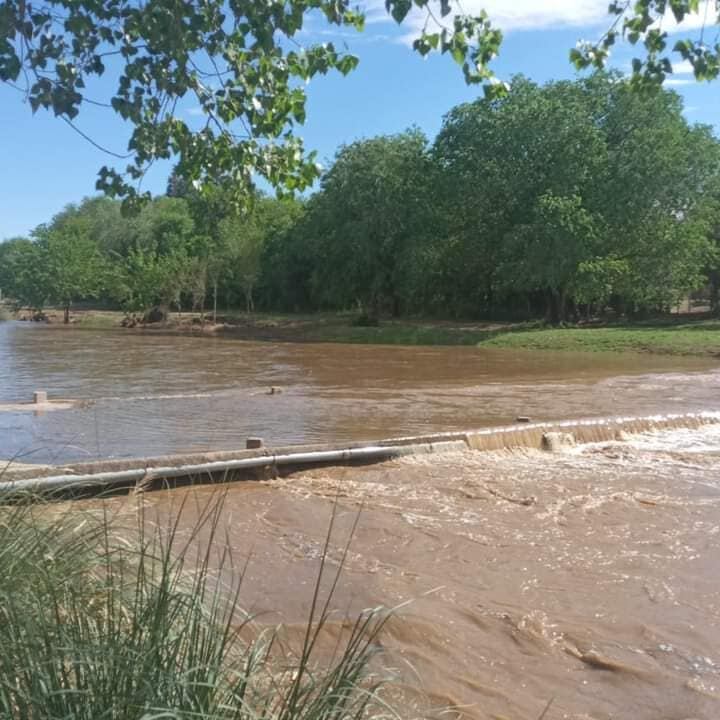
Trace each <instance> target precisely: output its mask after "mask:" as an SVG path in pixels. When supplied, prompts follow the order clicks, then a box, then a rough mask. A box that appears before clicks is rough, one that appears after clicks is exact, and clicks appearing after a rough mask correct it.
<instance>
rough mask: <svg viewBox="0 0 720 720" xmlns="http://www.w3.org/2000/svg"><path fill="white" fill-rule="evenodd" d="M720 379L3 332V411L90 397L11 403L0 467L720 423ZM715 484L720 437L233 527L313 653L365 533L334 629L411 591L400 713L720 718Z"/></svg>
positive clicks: (673, 435) (370, 352)
mask: <svg viewBox="0 0 720 720" xmlns="http://www.w3.org/2000/svg"><path fill="white" fill-rule="evenodd" d="M718 364H719V363H718V361H717V360H713V359H684V358H660V357H653V356H649V355H648V356H632V355H608V354H585V355H581V354H568V353H558V354H553V353H538V352H531V353H526V352H511V351H491V350H481V349H476V348H415V347H413V348H402V347H378V346H356V345H352V346H351V345H321V344H315V345H303V344H290V343H288V344H274V343H250V342H240V341H237V340H234V339H223V338H207V337H203V338H193V337H177V336H159V335H142V334H140V333H133V332H127V333H124V332H102V333H92V332H88V331H78V330H73V329H65V328H52V327H39V326H30V325H23V324H19V323H6V324H4V325H2V324H0V368H1V372H2V374H1V375H0V404H10V403H15V402H18V401H25V400H28V399H29V398H30V396H31V394H32V391H33V390H36V389H42V390H47V391H48V392H49V393H50V395H51V397H55V398H67V399H73V400H82V401H86V402H83V403H82V405H81V406H78V407H75V408H73V409H70V410H56V411H48V412H45V413H43V414H37V415H35V414H33V413H32V412H0V457H2V456H10V455H12V454H15V453H25V455H24V459H25V461H36V462H39V461H47V460H51V461H58V460H71V459H77V458H93V457H108V456H131V455H159V454H163V453H168V452H173V451H186V450H195V449H211V448H236V447H241V446H243V445H244V440H245V438H246V437H247V436H248V435H261V436H263V437H264V438H265V440H266V442H267V443H268V444H273V445H279V444H287V443H300V442H308V441H331V440H337V441H339V440H360V439H373V438H380V437H389V436H399V435H407V434H415V433H424V432H439V431H449V430H468V429H471V428H473V427H482V426H488V425H497V424H504V423H508V422H512V421H513V420H514V418H515V417H516V416H517V415H520V414H522V415H528V416H530V417H532V418H533V420H543V419H553V420H554V419H561V418H581V417H592V416H609V415H647V414H651V413H679V412H692V411H703V410H719V409H720V370H719V369H718ZM270 386H275V387H279V388H282V392H280V393H276V394H273V395H269V394H267V390H268V388H269V387H270ZM719 470H720V423H716V424H708V425H705V426H703V427H700V428H694V429H687V428H685V429H683V428H677V429H673V430H665V431H662V432H655V433H646V434H640V435H634V436H630V437H625V438H623V440H622V441H613V442H608V443H598V444H587V445H580V446H575V447H567V448H565V449H564V451H563V452H561V453H549V452H542V451H536V450H529V449H525V450H516V451H513V452H510V451H503V452H477V451H475V452H473V451H470V450H468V451H464V452H452V453H444V454H441V455H433V456H421V457H405V458H402V459H397V460H393V461H391V462H387V463H383V464H378V465H373V466H367V467H353V468H324V469H314V470H309V471H306V472H301V473H296V474H294V475H291V476H289V477H285V478H277V479H274V480H269V481H265V482H246V483H235V484H233V485H229V486H227V487H225V488H224V490H225V492H226V496H225V499H224V503H225V506H224V510H223V513H222V523H223V525H224V527H223V530H224V532H220V533H218V534H217V535H216V537H218V538H219V537H221V538H222V539H223V540H222V542H227V543H228V544H229V545H230V549H231V550H232V555H233V557H234V558H235V560H236V564H237V566H238V567H241V568H244V581H243V593H242V598H241V600H242V602H243V604H244V607H245V608H246V609H247V610H249V611H251V612H253V613H255V614H257V615H258V622H260V623H266V624H269V625H275V624H276V623H278V622H282V623H284V624H285V625H286V632H287V633H288V635H289V637H290V638H292V635H293V633H295V634H297V635H298V636H299V634H300V632H301V630H300V628H301V627H302V624H303V622H304V621H305V619H306V618H307V614H308V612H309V607H310V602H311V598H312V590H313V586H314V583H315V578H316V576H317V572H318V568H319V561H320V557H321V555H322V548H323V544H324V542H325V538H326V533H327V529H328V526H329V523H330V518H331V516H332V514H333V509H335V515H336V521H335V523H336V524H335V531H334V534H333V537H332V542H331V547H330V554H329V557H330V560H329V563H330V565H331V566H332V567H336V566H337V565H336V564H337V562H338V561H339V558H340V557H341V556H342V553H343V547H344V544H345V542H346V540H347V539H348V536H349V533H350V530H351V528H352V527H353V524H354V523H355V522H356V520H357V527H356V529H355V532H354V536H353V537H352V542H351V544H350V548H349V552H348V554H347V558H346V560H345V566H344V570H343V574H342V579H341V581H340V583H339V585H338V587H337V590H336V593H335V595H334V597H333V599H332V606H333V607H334V608H336V609H337V611H338V612H337V615H335V616H333V617H334V618H338V621H337V623H335V621H333V622H331V623H330V624H329V625H328V630H327V631H328V632H329V633H330V634H331V635H332V633H333V632H335V633H336V637H337V635H340V634H341V632H342V630H341V629H340V628H341V625H342V623H341V619H342V618H343V617H345V616H351V617H352V616H353V615H354V614H356V613H358V612H360V611H361V610H363V609H364V608H368V607H374V606H377V605H379V604H383V605H386V606H396V605H401V604H404V603H406V602H408V601H410V604H409V605H403V607H402V609H401V610H400V611H398V613H397V615H396V616H395V617H394V618H393V619H392V621H391V622H390V623H389V624H388V626H387V628H386V630H385V632H384V634H383V636H382V639H381V643H382V649H383V650H384V652H383V654H382V655H381V657H380V659H379V662H380V663H381V666H380V667H379V668H378V672H382V673H383V674H385V675H386V676H387V677H388V678H389V679H390V680H391V684H390V685H389V686H388V689H387V699H388V700H389V701H391V702H392V703H393V704H394V705H396V706H397V707H398V708H399V710H400V712H401V716H402V717H407V718H417V717H437V718H443V719H449V718H456V717H458V716H459V717H461V718H468V719H470V720H491V719H492V720H499V719H503V720H538V718H540V717H541V715H542V713H543V710H544V709H545V708H547V712H546V713H545V715H544V718H545V720H625V719H627V720H691V719H695V720H717V718H719V717H720V472H719ZM222 490H223V488H222V487H220V488H218V487H217V486H215V487H210V486H206V487H198V488H185V489H177V490H173V491H159V492H151V493H147V494H145V495H140V496H135V497H133V496H128V497H119V498H114V499H109V500H103V501H99V500H94V501H82V503H81V504H82V505H85V506H89V507H98V505H103V506H104V507H107V506H108V505H109V506H110V508H111V510H112V511H113V512H112V513H111V514H115V515H116V516H119V517H120V518H122V517H125V518H130V519H134V517H135V513H136V512H137V511H138V506H143V511H144V512H145V513H147V512H148V509H149V510H150V512H151V513H152V512H155V511H156V512H157V513H158V514H159V516H160V517H161V518H162V519H165V518H167V517H168V516H172V515H173V514H174V511H175V509H176V508H179V507H180V506H181V505H183V503H184V509H183V513H184V516H183V519H182V522H181V523H180V525H179V526H178V527H179V532H180V533H181V534H182V532H184V531H187V532H188V533H190V532H191V529H192V528H193V526H194V524H195V517H196V516H197V515H201V514H202V513H203V508H206V507H207V506H208V504H209V503H210V501H211V500H212V499H213V498H215V497H217V493H218V492H219V491H222ZM73 507H74V506H73ZM358 513H359V516H358ZM358 518H359V519H358ZM128 527H130V525H128ZM192 538H193V539H192V542H197V541H201V540H202V539H203V533H202V532H200V533H199V534H197V535H195V534H192ZM220 549H221V548H219V550H220ZM289 589H292V591H291V592H288V590H289ZM336 626H337V627H336ZM334 628H336V629H335V630H334ZM330 640H331V641H332V640H333V638H332V637H330ZM331 644H332V643H331ZM550 701H552V703H551V704H550V706H549V707H548V703H550Z"/></svg>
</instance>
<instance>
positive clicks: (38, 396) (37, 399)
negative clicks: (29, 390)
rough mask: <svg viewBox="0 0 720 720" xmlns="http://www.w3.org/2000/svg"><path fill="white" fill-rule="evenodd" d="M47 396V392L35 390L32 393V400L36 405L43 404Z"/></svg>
mask: <svg viewBox="0 0 720 720" xmlns="http://www.w3.org/2000/svg"><path fill="white" fill-rule="evenodd" d="M47 401H48V397H47V393H46V392H45V391H44V390H36V391H35V392H34V393H33V402H34V403H35V404H36V405H45V403H47Z"/></svg>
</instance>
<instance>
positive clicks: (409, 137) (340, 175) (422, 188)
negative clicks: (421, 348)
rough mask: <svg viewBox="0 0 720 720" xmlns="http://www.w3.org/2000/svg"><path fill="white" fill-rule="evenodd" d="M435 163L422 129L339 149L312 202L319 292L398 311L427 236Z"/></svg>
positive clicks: (372, 312) (346, 302) (339, 301)
mask: <svg viewBox="0 0 720 720" xmlns="http://www.w3.org/2000/svg"><path fill="white" fill-rule="evenodd" d="M430 167H431V166H430V160H429V158H428V155H427V140H426V138H425V136H424V135H423V134H422V133H421V132H419V131H417V130H410V131H408V132H405V133H402V134H400V135H394V136H381V137H376V138H372V139H370V140H363V141H359V142H355V143H352V144H351V145H347V146H345V147H343V148H341V149H340V151H339V152H338V154H337V156H336V158H335V162H334V163H333V165H332V167H331V168H330V169H329V170H328V172H327V173H326V174H325V176H324V177H323V179H322V183H321V189H320V192H319V193H318V195H317V197H316V198H315V199H314V201H313V202H312V203H311V204H310V206H309V207H308V222H310V223H311V224H312V228H313V233H314V235H315V243H316V249H315V257H316V260H317V266H316V268H315V277H314V285H315V290H316V293H317V295H318V297H320V298H323V299H324V301H325V302H329V303H331V304H333V305H335V306H341V307H342V306H344V307H350V306H352V305H355V306H358V307H360V308H361V310H362V311H363V312H364V313H366V314H368V315H369V316H370V317H372V318H377V317H378V316H379V315H380V313H381V312H382V311H383V310H390V312H392V314H394V315H397V314H398V313H399V312H400V309H401V306H402V303H403V302H404V301H406V300H407V299H408V298H409V296H410V294H411V292H412V290H411V288H410V287H409V286H408V281H409V280H410V278H411V272H410V267H411V265H412V263H413V260H414V258H415V252H416V249H417V246H418V245H419V244H420V242H421V240H422V238H423V237H424V233H425V226H426V217H427V213H428V211H429V203H428V191H429V186H428V183H429V180H430V177H431V174H430Z"/></svg>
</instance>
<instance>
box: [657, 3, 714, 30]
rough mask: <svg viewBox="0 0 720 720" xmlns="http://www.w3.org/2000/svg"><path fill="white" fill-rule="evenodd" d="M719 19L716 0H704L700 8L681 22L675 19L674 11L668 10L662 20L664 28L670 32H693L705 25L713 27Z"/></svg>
mask: <svg viewBox="0 0 720 720" xmlns="http://www.w3.org/2000/svg"><path fill="white" fill-rule="evenodd" d="M717 19H718V6H717V2H716V0H704V1H703V2H701V3H700V9H699V10H698V11H697V12H696V13H693V14H692V15H687V16H686V17H685V18H683V21H682V22H681V23H678V22H677V21H676V20H675V17H674V16H673V14H672V12H670V11H669V10H668V12H667V13H666V15H665V17H664V18H663V21H662V29H663V30H665V31H666V32H668V33H679V32H692V31H693V30H700V29H702V28H703V27H712V25H714V24H715V23H716V22H717Z"/></svg>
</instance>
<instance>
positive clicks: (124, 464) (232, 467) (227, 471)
mask: <svg viewBox="0 0 720 720" xmlns="http://www.w3.org/2000/svg"><path fill="white" fill-rule="evenodd" d="M713 423H720V412H705V413H691V414H682V415H657V416H650V417H626V418H622V417H615V418H602V419H589V420H567V421H560V422H545V423H531V424H522V425H519V424H516V425H509V426H505V427H494V428H484V429H480V430H473V431H467V432H458V433H446V434H438V435H426V436H413V437H403V438H393V439H389V440H383V441H380V442H376V443H372V444H367V443H353V444H349V445H344V446H337V445H303V446H297V445H295V446H289V447H282V448H274V449H271V448H266V447H264V446H263V445H262V442H260V444H259V447H258V443H257V439H256V438H253V442H252V443H249V445H252V446H255V447H253V448H252V449H246V450H240V451H224V452H211V453H202V454H192V455H172V456H165V457H156V458H137V459H132V460H106V461H97V462H90V463H79V464H74V465H64V466H55V467H52V466H35V467H33V466H28V465H23V466H18V467H14V466H13V464H12V463H9V464H7V465H6V466H5V469H4V470H2V465H0V495H6V496H7V495H11V494H15V493H21V492H28V493H64V492H70V493H73V492H80V493H83V494H84V493H88V492H91V493H101V492H103V491H110V490H112V491H118V490H120V491H147V490H152V489H155V488H162V487H169V486H173V485H177V484H187V483H208V482H226V481H231V480H241V479H257V478H263V477H268V476H272V475H273V474H276V473H280V472H286V473H287V472H292V471H293V470H298V469H301V468H303V467H312V466H318V465H351V464H357V463H372V462H382V461H385V460H391V459H393V458H397V457H401V456H407V455H420V454H428V453H443V452H452V451H455V452H457V451H465V450H475V451H498V450H512V449H518V448H529V449H537V450H550V451H553V450H555V449H560V448H562V447H567V446H568V445H571V444H574V443H578V444H583V443H593V442H608V441H613V440H622V439H624V438H625V437H626V436H628V435H632V434H636V433H641V432H649V431H653V430H668V429H673V428H700V427H702V426H704V425H708V424H713Z"/></svg>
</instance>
